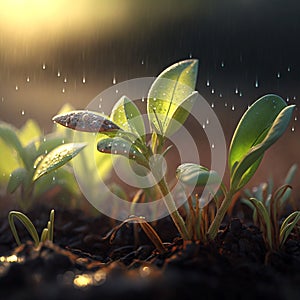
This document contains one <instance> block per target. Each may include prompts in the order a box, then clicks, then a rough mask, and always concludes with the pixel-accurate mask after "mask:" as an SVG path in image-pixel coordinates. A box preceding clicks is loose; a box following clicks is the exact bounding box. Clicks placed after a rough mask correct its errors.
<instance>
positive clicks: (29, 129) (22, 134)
mask: <svg viewBox="0 0 300 300" xmlns="http://www.w3.org/2000/svg"><path fill="white" fill-rule="evenodd" d="M41 135H42V132H41V129H40V127H39V125H38V124H37V123H36V122H35V121H34V120H32V119H29V120H27V122H26V123H25V125H24V126H23V127H22V128H21V129H20V130H19V133H18V136H19V139H20V141H21V144H22V145H23V146H24V147H25V146H26V145H28V144H29V143H30V142H32V141H35V140H37V139H38V138H39V137H40V136H41Z"/></svg>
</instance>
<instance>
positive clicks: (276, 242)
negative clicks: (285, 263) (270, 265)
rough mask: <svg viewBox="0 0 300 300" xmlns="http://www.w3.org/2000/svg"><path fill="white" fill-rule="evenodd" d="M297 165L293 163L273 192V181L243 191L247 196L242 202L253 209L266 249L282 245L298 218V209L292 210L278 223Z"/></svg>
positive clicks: (276, 248)
mask: <svg viewBox="0 0 300 300" xmlns="http://www.w3.org/2000/svg"><path fill="white" fill-rule="evenodd" d="M296 169H297V165H293V166H292V167H291V168H290V170H289V172H288V174H287V176H286V179H285V182H284V184H283V185H282V186H281V187H279V188H278V189H277V190H276V191H275V192H273V182H272V180H271V179H270V180H269V181H268V183H262V184H260V185H259V186H258V187H256V188H254V189H253V190H252V191H249V190H248V189H247V190H245V191H244V193H245V195H246V197H247V198H243V199H242V200H241V202H242V203H244V204H246V205H248V206H249V207H251V208H252V209H253V221H254V224H255V225H257V226H258V228H260V230H261V232H262V235H263V238H264V241H265V243H266V246H267V249H268V250H270V251H274V250H275V251H276V250H279V249H280V248H282V247H283V245H284V243H285V242H286V240H287V238H288V236H289V235H290V233H291V232H292V230H293V229H294V227H295V226H296V224H297V223H298V222H299V220H300V211H294V212H292V213H291V214H290V215H288V216H287V217H286V218H285V219H284V220H283V222H282V224H281V225H280V226H279V224H280V218H281V216H282V215H283V213H284V207H285V206H286V204H287V201H288V200H289V198H290V195H291V185H290V184H291V181H292V179H293V177H294V175H295V172H296Z"/></svg>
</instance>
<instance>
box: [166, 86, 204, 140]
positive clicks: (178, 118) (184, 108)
mask: <svg viewBox="0 0 300 300" xmlns="http://www.w3.org/2000/svg"><path fill="white" fill-rule="evenodd" d="M198 97H199V93H198V92H193V93H192V94H191V95H189V96H188V97H187V98H185V99H184V100H183V101H182V102H181V103H180V104H179V105H178V106H177V108H176V109H175V111H174V113H173V114H172V115H171V116H170V117H169V116H168V118H169V119H170V121H169V124H168V126H167V129H166V132H165V136H167V137H169V136H171V135H172V134H174V133H175V132H176V131H177V130H179V129H180V127H181V125H182V124H183V123H184V122H185V121H186V119H187V118H188V116H189V114H190V112H191V110H192V108H193V106H194V103H195V101H197V99H198Z"/></svg>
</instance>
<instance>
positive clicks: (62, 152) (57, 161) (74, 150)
mask: <svg viewBox="0 0 300 300" xmlns="http://www.w3.org/2000/svg"><path fill="white" fill-rule="evenodd" d="M85 146H86V144H85V143H69V144H63V145H60V146H58V147H56V148H54V149H53V150H52V151H50V152H49V153H48V154H47V155H45V157H44V158H43V159H42V161H41V162H40V163H39V164H38V166H37V168H36V170H35V173H34V176H33V181H36V180H37V179H39V178H40V177H41V176H43V175H45V174H48V173H50V172H52V171H54V170H55V169H57V168H59V167H61V166H63V165H64V164H66V163H67V162H68V161H70V160H71V159H72V158H73V157H75V156H76V155H77V154H78V153H79V152H80V151H81V150H82V149H83V148H84V147H85Z"/></svg>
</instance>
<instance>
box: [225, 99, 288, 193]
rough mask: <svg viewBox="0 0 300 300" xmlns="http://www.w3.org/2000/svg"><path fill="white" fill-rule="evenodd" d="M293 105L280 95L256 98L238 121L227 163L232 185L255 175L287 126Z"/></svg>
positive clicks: (240, 185) (236, 186)
mask: <svg viewBox="0 0 300 300" xmlns="http://www.w3.org/2000/svg"><path fill="white" fill-rule="evenodd" d="M293 109H294V105H290V106H287V104H286V102H285V101H284V100H283V99H282V98H281V97H279V96H277V95H272V94H270V95H265V96H263V97H261V98H260V99H258V100H257V101H255V102H254V103H253V104H252V105H251V106H250V107H249V109H248V110H247V111H246V112H245V113H244V115H243V116H242V118H241V120H240V121H239V123H238V125H237V127H236V130H235V132H234V135H233V138H232V140H231V144H230V149H229V157H228V163H229V168H230V174H231V185H232V188H233V189H236V190H238V189H240V188H242V187H243V186H244V185H245V184H246V183H247V182H248V181H249V180H250V179H251V177H252V176H253V175H254V173H255V171H256V170H257V168H258V166H259V164H260V162H261V160H262V158H263V155H264V152H265V151H266V150H267V149H268V148H269V147H270V146H271V145H273V144H274V143H275V142H276V141H277V140H278V139H279V137H280V136H281V135H282V134H283V133H284V131H285V130H286V128H287V126H288V124H289V121H290V119H291V117H292V112H293Z"/></svg>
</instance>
